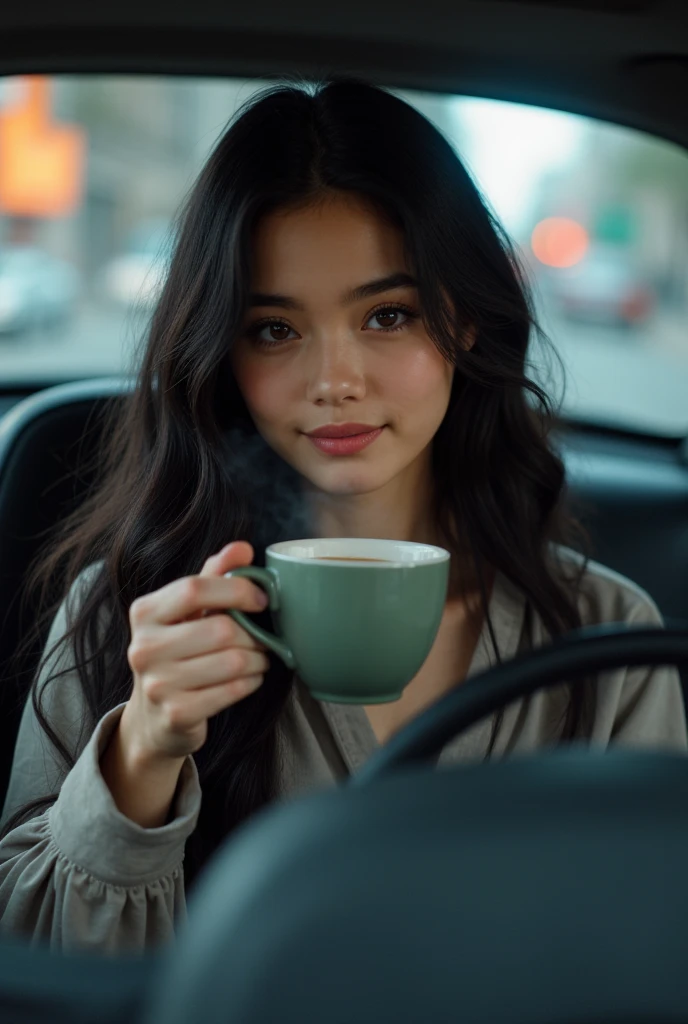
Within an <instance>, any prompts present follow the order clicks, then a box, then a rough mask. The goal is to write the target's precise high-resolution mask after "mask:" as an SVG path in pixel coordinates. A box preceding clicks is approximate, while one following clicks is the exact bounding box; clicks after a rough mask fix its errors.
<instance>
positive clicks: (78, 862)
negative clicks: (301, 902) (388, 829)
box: [0, 548, 688, 953]
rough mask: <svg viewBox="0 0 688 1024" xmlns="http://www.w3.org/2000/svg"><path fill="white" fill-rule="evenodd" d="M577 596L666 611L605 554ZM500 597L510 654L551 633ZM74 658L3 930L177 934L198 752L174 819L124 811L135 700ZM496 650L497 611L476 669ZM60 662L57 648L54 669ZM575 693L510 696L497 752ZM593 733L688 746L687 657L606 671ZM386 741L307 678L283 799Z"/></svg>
mask: <svg viewBox="0 0 688 1024" xmlns="http://www.w3.org/2000/svg"><path fill="white" fill-rule="evenodd" d="M559 552H560V554H562V556H563V557H564V558H565V559H568V558H571V559H576V558H578V557H579V556H577V555H575V554H574V553H573V552H571V551H569V550H568V549H565V548H560V549H559ZM98 568H99V565H98V564H97V563H96V564H94V565H92V566H89V567H88V568H87V569H86V570H84V572H83V573H82V574H81V576H80V577H79V579H78V580H77V582H76V583H75V585H74V587H73V588H72V591H71V592H70V594H69V596H68V598H67V599H66V601H65V602H63V604H62V606H61V608H60V610H59V612H58V614H57V615H56V617H55V621H54V622H53V625H52V629H51V633H50V637H49V639H48V645H49V646H52V644H53V643H54V642H55V641H56V640H57V638H58V637H59V636H60V635H62V634H63V633H64V631H65V629H66V625H67V622H68V621H69V619H70V618H71V616H72V614H73V612H74V608H75V606H76V605H75V602H78V601H79V600H80V598H81V596H82V594H83V590H82V589H81V588H82V587H87V586H88V584H89V581H90V580H91V579H92V578H93V574H95V572H96V571H97V569H98ZM579 606H580V610H581V615H582V618H583V622H584V624H592V623H600V622H626V623H629V624H633V625H641V624H647V625H658V624H660V625H661V624H662V618H661V616H660V613H659V611H658V610H657V607H656V605H655V603H654V602H653V601H652V599H651V598H650V597H649V595H648V594H647V593H646V592H645V591H644V590H642V589H641V588H640V587H638V586H636V585H635V584H634V583H632V582H631V581H630V580H628V579H626V578H625V577H623V576H620V575H619V574H618V573H616V572H613V571H612V570H610V569H607V568H605V567H604V566H602V565H599V564H598V563H596V562H591V563H589V567H588V571H587V574H586V577H585V587H584V589H583V591H582V592H581V596H580V599H579ZM489 607H490V615H491V618H492V622H493V626H494V631H495V636H496V640H497V644H498V646H499V649H500V653H501V656H502V660H507V659H509V658H511V657H513V656H514V655H515V654H516V653H517V652H519V651H520V650H523V649H525V648H527V647H528V646H539V645H541V644H542V643H544V642H546V636H545V633H544V631H543V626H542V623H541V621H540V620H539V618H538V617H537V616H536V615H533V617H532V618H533V622H532V635H531V636H530V637H529V636H527V635H526V634H527V632H528V630H527V629H526V627H525V621H524V615H525V600H524V597H523V595H522V594H521V593H520V591H518V590H517V588H515V587H514V586H513V585H512V584H511V583H510V582H509V581H508V580H507V579H506V578H505V577H504V576H503V575H502V574H501V573H499V572H498V573H497V574H496V577H495V582H494V586H493V590H492V595H491V598H490V606H489ZM71 658H72V655H71V652H69V651H68V652H64V653H63V654H62V657H61V660H60V667H63V666H67V667H69V666H71V669H70V671H69V672H68V673H67V674H65V675H63V676H62V677H61V678H60V679H59V680H56V681H55V682H53V683H51V684H49V686H48V688H47V690H46V693H45V696H44V698H43V706H44V708H45V713H46V714H47V715H48V717H49V719H50V722H51V724H52V726H53V728H54V729H55V731H56V732H57V733H58V734H59V735H60V736H61V737H62V738H63V741H64V742H65V744H66V745H67V746H68V747H70V748H71V749H76V750H77V752H78V760H77V762H76V764H75V765H74V767H73V768H72V769H71V771H69V772H67V770H66V768H65V766H64V764H63V763H62V761H61V759H60V757H59V755H58V754H57V751H56V750H55V748H54V747H53V745H52V743H51V742H50V741H49V739H48V737H47V736H46V735H45V733H44V732H43V730H42V729H41V728H40V726H39V725H38V723H37V720H36V718H35V715H34V712H33V707H32V704H31V700H30V699H29V700H28V701H27V703H26V706H25V708H24V712H23V716H22V720H21V725H20V729H19V735H18V739H17V745H16V749H15V754H14V761H13V765H12V774H11V778H10V784H9V789H8V792H7V797H6V800H5V806H4V808H3V813H2V818H1V819H0V827H1V826H2V825H4V823H5V821H7V819H8V818H9V817H10V815H11V814H12V813H13V812H14V811H15V810H16V809H17V808H18V807H19V806H21V805H22V804H24V803H25V802H27V801H30V800H33V799H36V798H37V797H39V796H42V795H47V794H50V793H54V792H58V790H59V797H58V799H57V800H56V802H55V803H54V804H53V805H52V806H51V807H50V808H49V809H48V810H46V811H44V812H43V813H42V814H39V815H37V816H36V817H34V818H33V819H31V820H30V821H28V822H26V823H24V824H22V825H19V826H18V827H17V828H15V829H14V830H13V831H12V832H10V834H9V835H7V836H6V837H5V838H4V839H3V840H2V841H1V842H0V930H1V931H2V932H4V933H9V934H14V935H22V936H25V937H26V938H27V939H28V940H30V941H31V943H32V944H37V943H40V944H44V945H48V946H49V947H50V948H52V949H53V950H65V951H70V950H82V949H91V950H98V951H100V952H117V953H119V952H139V953H140V952H143V951H144V950H147V949H151V948H153V947H158V946H159V945H161V944H163V943H167V942H170V941H172V940H173V939H174V932H175V926H176V925H177V924H178V923H179V922H182V921H184V920H185V919H186V902H185V895H184V877H183V870H182V861H183V858H184V847H185V843H186V840H187V838H188V837H189V835H191V833H192V832H193V830H194V828H195V827H196V822H197V819H198V814H199V810H200V804H201V789H200V785H199V781H198V772H197V769H196V764H195V761H194V759H193V757H191V756H189V757H187V759H186V761H185V763H184V765H183V768H182V773H181V776H180V782H179V786H178V788H177V792H176V796H175V801H174V805H173V810H172V815H171V818H170V821H169V823H168V824H167V825H164V826H162V827H160V828H153V829H145V828H142V827H141V826H139V825H137V824H135V823H134V822H132V821H130V820H129V819H128V818H126V817H124V815H122V814H121V813H120V812H119V811H118V810H117V807H116V805H115V803H114V801H113V799H112V797H111V795H110V791H109V790H108V788H107V786H106V785H105V782H104V780H103V777H102V775H101V773H100V770H99V759H100V756H101V754H102V752H103V751H104V749H105V747H106V746H107V743H108V740H109V738H110V735H111V734H112V731H113V729H114V728H115V726H116V724H117V722H118V720H119V717H120V715H121V713H122V710H123V708H124V706H125V705H124V704H119V705H118V706H117V707H115V708H113V709H112V710H111V711H109V712H108V713H107V714H105V715H104V716H103V717H102V718H101V719H100V721H99V722H97V723H96V722H93V721H91V720H89V715H88V711H87V709H86V708H85V706H84V703H83V700H82V697H81V690H80V686H79V683H78V677H77V674H76V670H75V668H74V664H73V661H71ZM494 661H495V659H494V655H493V652H492V649H491V644H490V638H489V632H488V627H487V623H485V624H484V626H483V630H482V633H481V636H480V638H479V640H478V644H477V646H476V649H475V652H474V655H473V660H472V663H471V666H470V669H469V672H468V675H469V676H472V675H475V674H476V673H478V672H480V671H482V670H484V669H485V668H487V667H489V666H490V665H492V664H494ZM54 669H55V662H54V661H53V663H52V664H51V665H50V666H46V668H44V670H43V672H42V677H43V678H45V677H46V674H47V672H48V671H50V670H53V671H54ZM564 697H565V690H564V689H563V687H556V688H554V689H551V690H548V691H544V692H538V693H536V694H534V695H533V696H531V697H529V698H526V699H524V700H520V701H517V702H515V703H514V704H512V705H511V706H510V707H509V708H508V709H507V710H506V712H505V714H504V719H503V722H502V725H501V728H500V729H499V731H498V734H497V738H496V745H495V750H494V752H493V756H504V755H513V754H519V753H527V752H530V751H534V750H537V749H539V748H542V747H545V746H547V745H550V744H551V743H552V742H553V740H552V738H551V737H552V726H553V722H555V721H556V720H557V719H558V718H559V717H560V716H561V713H562V711H563V708H564V704H563V700H564ZM491 729H492V718H488V719H485V720H483V721H482V722H480V723H478V724H477V725H475V726H473V727H472V728H471V729H470V730H468V731H467V732H465V733H464V734H462V735H461V736H459V737H458V738H456V739H454V740H452V741H451V742H450V743H448V744H447V746H446V747H445V748H444V750H443V752H442V754H441V757H440V760H439V765H440V766H442V765H450V764H456V763H459V762H469V761H475V760H480V759H482V758H483V757H484V756H485V754H486V752H487V748H488V743H489V739H490V735H491ZM590 741H591V742H592V743H593V744H594V745H596V746H599V747H605V746H607V745H608V744H610V743H616V744H625V745H629V746H638V747H655V748H663V749H665V750H674V751H681V752H684V751H686V750H687V749H688V738H687V735H686V720H685V714H684V708H683V700H682V696H681V689H680V683H679V677H678V673H677V671H676V669H675V668H673V667H660V668H657V669H654V670H648V669H646V668H635V669H630V670H626V669H619V670H616V671H612V672H605V673H603V674H601V675H600V676H599V677H598V692H597V701H596V709H595V716H594V723H593V726H592V731H591V735H590ZM377 745H378V744H377V740H376V738H375V734H374V733H373V730H372V728H371V726H370V723H369V721H368V718H367V716H366V713H365V711H364V709H363V708H362V707H360V706H358V705H342V704H327V703H321V702H319V701H314V700H313V699H312V698H310V696H309V695H308V693H307V692H305V690H304V689H303V687H302V686H301V685H300V684H299V682H298V680H296V685H295V686H294V688H293V690H292V695H291V699H290V701H289V703H288V706H287V709H286V712H285V714H284V716H283V720H282V722H281V726H280V750H281V764H282V770H281V775H280V780H279V782H280V790H281V795H280V799H282V800H284V799H289V798H292V797H294V796H298V795H299V794H304V793H307V792H309V791H313V790H316V789H318V788H321V787H326V786H332V785H335V784H336V782H337V780H338V779H339V778H340V777H342V776H343V775H345V774H346V772H347V771H351V772H355V771H356V769H357V768H358V767H359V766H360V765H361V764H363V763H364V762H365V761H366V759H367V758H368V757H369V756H370V754H371V753H372V752H373V751H374V750H375V749H376V747H377Z"/></svg>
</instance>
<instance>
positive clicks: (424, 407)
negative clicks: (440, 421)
mask: <svg viewBox="0 0 688 1024" xmlns="http://www.w3.org/2000/svg"><path fill="white" fill-rule="evenodd" d="M452 377H453V367H451V366H449V365H448V364H447V363H446V362H445V360H444V359H443V358H442V356H441V355H440V354H439V352H437V350H436V349H435V348H434V346H432V348H431V349H422V350H420V351H419V350H418V349H416V350H414V351H410V352H408V353H407V354H403V353H399V358H397V359H395V360H393V361H392V362H391V364H390V363H388V364H387V366H386V368H385V377H384V380H385V384H384V393H385V395H386V396H387V397H388V399H389V400H390V401H391V402H392V403H393V404H394V405H398V407H399V410H400V411H403V412H404V413H406V414H409V413H410V414H412V415H413V414H416V415H417V417H418V418H423V419H425V418H426V417H427V416H428V415H430V416H431V417H433V415H434V416H436V415H440V418H441V416H443V415H444V412H445V410H446V405H447V403H448V401H449V394H450V391H451V384H452Z"/></svg>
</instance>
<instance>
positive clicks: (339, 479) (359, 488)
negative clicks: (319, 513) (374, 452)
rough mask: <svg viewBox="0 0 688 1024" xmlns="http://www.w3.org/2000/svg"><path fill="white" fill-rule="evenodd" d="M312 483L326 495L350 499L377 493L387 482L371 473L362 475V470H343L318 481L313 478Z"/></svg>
mask: <svg viewBox="0 0 688 1024" xmlns="http://www.w3.org/2000/svg"><path fill="white" fill-rule="evenodd" d="M311 483H312V484H313V486H314V487H317V489H318V490H319V491H323V492H324V493H325V494H331V495H333V496H334V495H338V494H339V495H341V496H342V497H350V496H354V495H358V494H370V493H371V492H372V491H377V490H379V489H380V487H382V486H384V483H385V481H381V480H380V478H379V476H377V477H374V474H373V473H370V472H366V473H362V472H361V471H360V470H354V469H351V470H349V472H347V471H346V470H345V469H344V468H342V469H341V470H340V471H339V472H333V473H331V474H328V475H327V476H325V475H323V476H322V477H321V478H320V479H318V480H316V479H313V477H311Z"/></svg>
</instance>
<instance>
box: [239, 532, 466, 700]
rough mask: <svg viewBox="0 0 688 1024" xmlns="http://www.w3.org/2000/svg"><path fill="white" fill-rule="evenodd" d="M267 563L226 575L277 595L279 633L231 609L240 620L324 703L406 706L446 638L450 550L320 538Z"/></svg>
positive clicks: (289, 545)
mask: <svg viewBox="0 0 688 1024" xmlns="http://www.w3.org/2000/svg"><path fill="white" fill-rule="evenodd" d="M265 562H266V568H265V569H262V568H260V567H258V566H253V565H248V566H243V567H242V568H240V569H233V570H232V571H231V572H228V573H225V575H226V576H248V577H249V579H252V580H253V581H254V582H255V583H257V584H258V585H259V586H261V587H263V588H264V589H265V590H266V591H267V594H268V597H269V598H270V611H271V612H272V620H273V623H274V626H275V629H276V633H277V635H273V634H272V633H268V632H267V631H266V630H264V629H261V628H260V626H257V625H256V623H255V622H253V621H252V620H251V619H250V618H249V617H248V616H247V615H245V614H244V613H243V612H239V611H235V610H233V609H228V612H229V614H230V615H231V616H232V618H233V619H236V621H237V622H238V623H239V624H240V625H241V626H243V628H244V629H245V630H246V631H247V633H250V634H251V636H253V637H255V639H257V640H259V641H260V642H261V643H263V644H265V646H266V647H268V648H269V649H270V650H272V651H274V652H275V654H277V655H279V657H280V658H281V659H282V661H283V662H284V663H285V664H286V665H287V667H288V668H291V669H294V670H295V671H296V672H297V673H298V675H299V677H300V678H301V679H302V680H303V682H304V683H305V685H306V686H307V687H308V689H309V690H310V692H311V693H312V694H313V696H314V697H317V698H318V699H319V700H325V701H334V702H335V703H339V704H382V703H384V702H386V701H393V700H398V699H399V697H401V694H402V692H403V689H404V687H405V686H406V685H407V684H408V683H410V682H411V680H412V679H413V677H414V676H415V675H416V673H417V672H418V670H419V669H420V667H421V665H422V664H423V662H424V661H425V659H426V658H427V656H428V654H429V653H430V649H431V648H432V645H433V642H434V640H435V637H436V635H437V630H438V629H439V626H440V622H441V620H442V612H443V610H444V606H445V602H446V598H447V587H448V583H449V562H450V555H449V552H448V551H445V550H444V548H439V547H433V546H432V545H429V544H414V543H411V542H408V541H396V540H376V539H368V538H365V539H360V538H359V539H357V538H320V539H315V540H293V541H284V542H282V543H280V544H272V545H270V547H268V548H267V550H266V553H265Z"/></svg>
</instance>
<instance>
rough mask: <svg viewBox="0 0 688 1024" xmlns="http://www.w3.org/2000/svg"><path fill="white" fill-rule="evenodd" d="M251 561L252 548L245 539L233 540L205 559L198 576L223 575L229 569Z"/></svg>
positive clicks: (248, 563)
mask: <svg viewBox="0 0 688 1024" xmlns="http://www.w3.org/2000/svg"><path fill="white" fill-rule="evenodd" d="M252 561H253V548H252V547H251V545H250V544H249V543H248V541H246V540H235V541H233V542H232V543H231V544H227V546H226V547H224V548H222V550H221V551H218V552H217V554H215V555H211V556H210V558H208V559H206V561H205V563H204V565H203V568H202V569H201V571H200V573H199V576H223V575H224V574H225V573H226V572H229V571H230V569H238V568H239V567H240V566H242V565H250V564H251V562H252Z"/></svg>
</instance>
